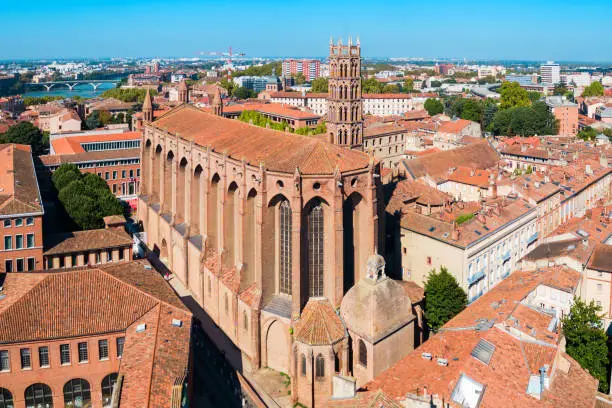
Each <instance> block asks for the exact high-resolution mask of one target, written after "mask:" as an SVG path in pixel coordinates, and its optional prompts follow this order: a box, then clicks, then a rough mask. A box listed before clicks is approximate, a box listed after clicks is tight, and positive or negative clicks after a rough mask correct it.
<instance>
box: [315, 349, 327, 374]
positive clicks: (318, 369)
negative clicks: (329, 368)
mask: <svg viewBox="0 0 612 408" xmlns="http://www.w3.org/2000/svg"><path fill="white" fill-rule="evenodd" d="M315 377H316V378H322V377H325V359H324V358H323V355H322V354H319V355H318V356H317V358H316V360H315Z"/></svg>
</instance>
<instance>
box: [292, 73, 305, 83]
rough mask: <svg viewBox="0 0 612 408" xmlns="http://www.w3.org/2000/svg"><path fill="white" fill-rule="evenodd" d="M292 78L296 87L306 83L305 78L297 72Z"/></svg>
mask: <svg viewBox="0 0 612 408" xmlns="http://www.w3.org/2000/svg"><path fill="white" fill-rule="evenodd" d="M293 78H294V79H295V83H296V84H298V85H303V84H304V82H306V77H305V76H304V74H303V73H301V72H298V73H297V74H296V75H295V76H294V77H293Z"/></svg>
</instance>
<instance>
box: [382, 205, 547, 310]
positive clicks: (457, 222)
mask: <svg viewBox="0 0 612 408" xmlns="http://www.w3.org/2000/svg"><path fill="white" fill-rule="evenodd" d="M398 199H400V200H404V199H403V198H399V197H398ZM428 207H429V206H428ZM389 210H391V211H393V213H392V214H391V215H394V216H395V219H396V220H397V221H398V222H399V236H400V239H399V240H397V242H395V243H394V246H395V248H394V249H393V253H395V254H399V257H398V258H399V259H398V263H399V264H400V265H401V274H402V276H403V278H404V279H407V280H413V281H414V282H416V283H417V284H418V285H421V286H423V285H424V284H425V281H426V280H427V276H428V274H429V272H430V271H431V270H433V269H436V270H439V269H440V268H441V267H446V268H447V269H448V271H449V272H450V273H451V274H453V276H455V278H456V279H457V281H458V282H459V284H460V285H461V286H462V287H463V289H464V290H465V291H466V292H467V294H468V300H469V301H470V302H472V301H474V300H476V299H477V298H479V297H480V296H482V294H483V293H486V292H487V291H488V290H490V289H491V288H492V287H494V286H495V285H497V283H499V282H500V281H502V280H503V279H504V278H506V277H507V276H508V275H510V274H511V273H512V272H513V271H515V270H516V269H517V265H518V262H519V260H520V259H521V258H522V257H523V256H524V255H525V254H526V253H527V252H528V251H529V250H531V249H532V248H533V245H534V243H535V242H536V240H537V230H536V220H537V208H536V207H535V206H533V205H531V204H529V203H528V202H526V201H524V200H522V199H506V198H504V197H501V198H491V199H488V200H487V201H486V202H484V204H483V205H482V207H481V208H480V209H478V210H476V211H474V209H473V207H470V205H468V204H464V203H455V204H452V205H451V204H450V203H449V204H446V205H445V206H444V208H443V209H442V210H441V211H440V212H436V213H434V212H432V213H430V214H426V213H424V209H423V208H410V207H409V206H408V205H405V204H397V203H394V197H393V198H392V199H391V202H390V204H389V206H388V211H389ZM398 212H399V213H398ZM466 218H467V220H465V221H463V220H464V219H466Z"/></svg>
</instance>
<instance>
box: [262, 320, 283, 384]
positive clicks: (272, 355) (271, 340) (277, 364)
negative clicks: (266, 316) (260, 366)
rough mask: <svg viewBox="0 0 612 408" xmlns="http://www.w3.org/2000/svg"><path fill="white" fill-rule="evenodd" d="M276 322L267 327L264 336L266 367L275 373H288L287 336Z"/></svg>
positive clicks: (280, 324)
mask: <svg viewBox="0 0 612 408" xmlns="http://www.w3.org/2000/svg"><path fill="white" fill-rule="evenodd" d="M285 331H286V330H285V328H284V327H283V325H282V323H280V322H279V321H278V320H275V321H274V322H272V324H271V325H270V327H268V333H267V335H266V356H267V360H268V361H267V366H268V367H269V368H271V369H273V370H276V371H282V372H284V373H287V372H289V349H288V346H287V334H286V333H285Z"/></svg>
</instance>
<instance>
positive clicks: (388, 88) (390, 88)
mask: <svg viewBox="0 0 612 408" xmlns="http://www.w3.org/2000/svg"><path fill="white" fill-rule="evenodd" d="M399 91H400V87H399V86H398V85H395V84H386V85H383V87H382V89H381V93H399Z"/></svg>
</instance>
